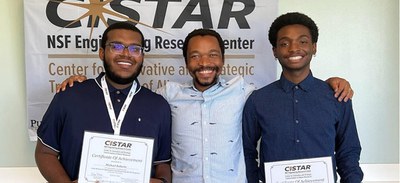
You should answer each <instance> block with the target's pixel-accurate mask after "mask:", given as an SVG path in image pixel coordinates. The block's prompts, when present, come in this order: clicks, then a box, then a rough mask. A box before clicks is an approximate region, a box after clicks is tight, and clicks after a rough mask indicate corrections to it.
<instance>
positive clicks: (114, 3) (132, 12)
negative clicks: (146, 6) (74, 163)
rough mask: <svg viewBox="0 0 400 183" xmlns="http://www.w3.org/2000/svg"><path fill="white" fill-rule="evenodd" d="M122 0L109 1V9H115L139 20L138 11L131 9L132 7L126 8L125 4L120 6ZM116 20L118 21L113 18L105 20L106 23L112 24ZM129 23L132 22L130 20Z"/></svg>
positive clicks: (135, 0)
mask: <svg viewBox="0 0 400 183" xmlns="http://www.w3.org/2000/svg"><path fill="white" fill-rule="evenodd" d="M122 1H124V0H114V1H111V2H110V7H111V9H113V10H115V11H116V12H118V13H121V14H124V15H126V16H128V17H129V18H130V19H133V20H137V21H139V20H140V15H139V13H138V12H137V11H135V10H133V9H130V8H127V7H125V6H122ZM125 1H128V0H125ZM129 1H134V2H137V3H140V0H129ZM116 22H119V21H117V20H113V19H108V20H107V24H108V25H111V24H114V23H116ZM130 23H132V22H130Z"/></svg>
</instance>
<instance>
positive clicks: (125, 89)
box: [96, 72, 140, 95]
mask: <svg viewBox="0 0 400 183" xmlns="http://www.w3.org/2000/svg"><path fill="white" fill-rule="evenodd" d="M105 74H106V73H105V72H102V73H100V75H99V76H97V78H96V82H97V83H99V86H100V87H101V78H102V77H103V76H104V75H105ZM106 81H107V80H106ZM135 81H136V83H137V85H136V89H135V92H136V91H138V90H139V88H140V83H139V81H138V80H137V79H135ZM107 84H108V90H109V91H110V93H114V92H116V91H117V90H118V89H116V88H115V87H114V86H112V85H110V83H108V81H107ZM131 87H132V85H131V86H129V87H127V88H124V89H122V90H119V91H121V93H122V94H124V95H128V94H129V91H130V90H131Z"/></svg>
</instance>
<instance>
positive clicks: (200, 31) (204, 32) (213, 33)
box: [182, 28, 225, 63]
mask: <svg viewBox="0 0 400 183" xmlns="http://www.w3.org/2000/svg"><path fill="white" fill-rule="evenodd" d="M195 36H213V37H215V38H217V40H218V43H219V48H220V49H221V54H222V59H224V58H225V46H224V41H223V40H222V37H221V35H220V34H219V33H218V32H216V31H215V30H211V29H204V28H201V29H195V30H193V31H192V32H190V33H189V34H188V35H187V36H186V38H185V41H184V42H183V47H182V51H183V57H184V58H185V63H187V49H188V43H189V41H190V39H191V38H192V37H195Z"/></svg>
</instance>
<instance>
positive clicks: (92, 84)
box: [35, 22, 171, 183]
mask: <svg viewBox="0 0 400 183" xmlns="http://www.w3.org/2000/svg"><path fill="white" fill-rule="evenodd" d="M143 43H144V37H143V34H142V32H141V31H140V30H139V29H138V28H136V27H135V26H134V25H131V24H129V23H124V22H121V23H115V24H113V25H111V26H109V27H108V28H107V29H106V30H105V32H104V33H103V39H102V42H101V48H100V50H99V57H100V59H101V60H102V61H103V64H104V68H105V71H106V72H105V73H101V74H100V75H99V76H98V77H97V78H96V79H90V80H87V81H85V82H82V83H79V84H76V86H75V87H74V88H71V89H70V90H68V91H66V92H62V93H58V94H56V95H55V96H54V98H53V100H52V102H51V104H50V106H49V108H48V109H47V111H46V113H45V115H44V117H43V120H42V123H41V125H40V127H39V129H38V131H37V135H38V141H37V146H36V151H35V158H36V163H37V166H38V168H39V170H40V172H41V173H42V175H43V176H44V178H45V179H46V180H47V181H49V182H71V181H74V182H75V181H77V179H78V175H79V166H80V158H81V151H82V143H83V135H84V132H85V131H93V132H98V133H105V134H112V133H114V134H117V135H118V134H121V135H125V136H137V137H145V138H152V139H154V147H153V156H152V159H153V167H152V173H151V174H152V177H154V178H152V179H151V181H150V182H151V183H160V182H170V180H171V169H170V165H169V161H170V160H171V111H170V107H169V105H168V103H167V102H166V101H165V99H164V98H163V97H162V96H160V95H157V94H155V93H153V92H151V91H150V90H149V89H147V88H144V87H141V86H140V84H139V82H138V80H137V76H138V75H139V73H140V70H141V68H142V64H143V57H144V53H143V47H142V45H143ZM106 104H109V105H106ZM111 106H112V107H111ZM111 121H116V123H112V122H111ZM118 123H119V125H118Z"/></svg>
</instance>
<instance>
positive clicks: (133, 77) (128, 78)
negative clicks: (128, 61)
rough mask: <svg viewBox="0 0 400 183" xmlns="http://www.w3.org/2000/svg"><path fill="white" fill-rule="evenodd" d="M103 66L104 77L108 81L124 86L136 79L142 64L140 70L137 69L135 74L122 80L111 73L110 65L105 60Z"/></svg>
mask: <svg viewBox="0 0 400 183" xmlns="http://www.w3.org/2000/svg"><path fill="white" fill-rule="evenodd" d="M103 66H104V69H105V70H106V76H107V78H108V79H110V80H112V81H114V82H115V83H118V84H121V85H125V84H129V83H132V82H133V81H134V80H135V79H136V78H137V76H138V75H139V74H140V71H141V70H142V67H143V64H142V65H141V66H140V68H139V69H138V71H137V72H134V73H132V75H131V76H130V77H127V78H122V77H120V76H118V75H117V74H115V73H114V72H112V71H111V68H110V65H109V64H108V63H107V62H106V61H105V60H104V61H103Z"/></svg>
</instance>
